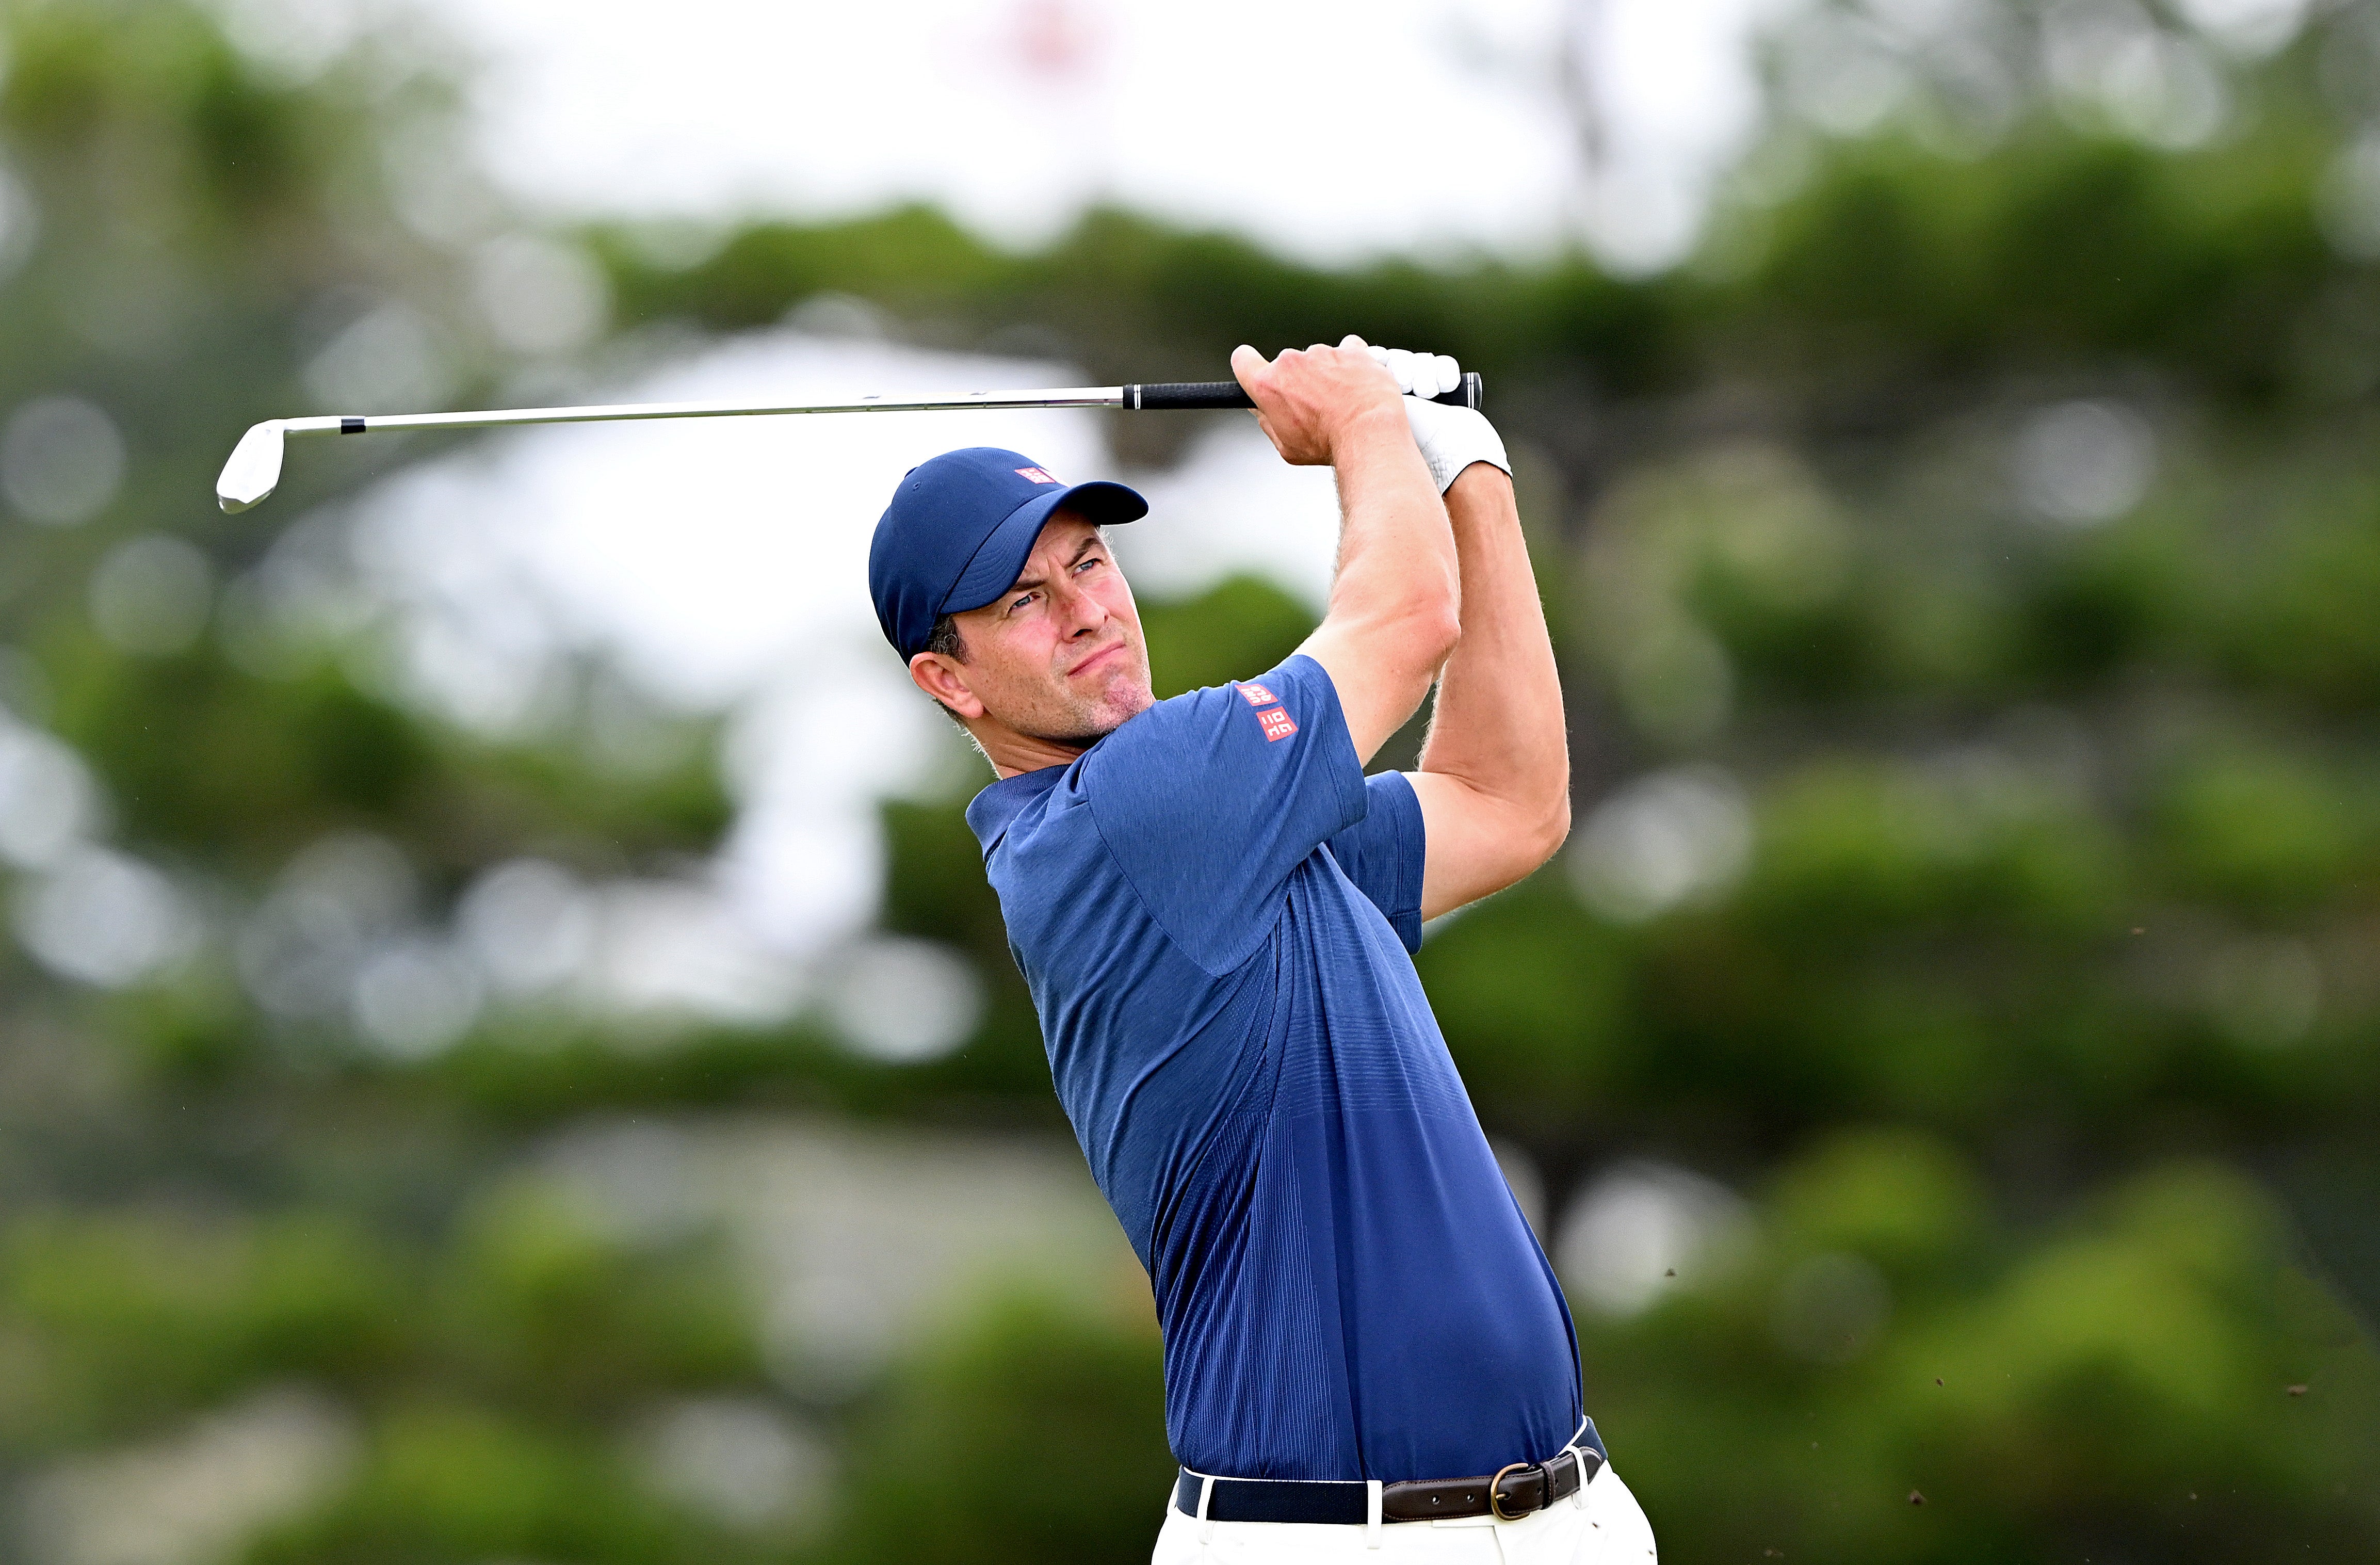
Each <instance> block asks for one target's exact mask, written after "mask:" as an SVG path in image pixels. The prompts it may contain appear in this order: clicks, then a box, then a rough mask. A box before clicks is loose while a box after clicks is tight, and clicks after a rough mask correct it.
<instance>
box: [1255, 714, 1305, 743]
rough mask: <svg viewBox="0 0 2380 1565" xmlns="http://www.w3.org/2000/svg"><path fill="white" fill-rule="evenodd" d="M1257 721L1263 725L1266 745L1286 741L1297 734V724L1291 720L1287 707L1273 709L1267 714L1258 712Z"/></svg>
mask: <svg viewBox="0 0 2380 1565" xmlns="http://www.w3.org/2000/svg"><path fill="white" fill-rule="evenodd" d="M1257 722H1261V723H1263V724H1264V731H1265V742H1266V743H1267V744H1270V743H1272V741H1274V740H1276V739H1286V738H1288V737H1289V736H1290V735H1291V734H1294V733H1296V732H1297V724H1296V722H1294V721H1293V720H1292V719H1291V717H1290V715H1289V709H1288V708H1287V707H1275V708H1273V710H1270V711H1269V712H1258V713H1257Z"/></svg>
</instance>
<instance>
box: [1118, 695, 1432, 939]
mask: <svg viewBox="0 0 2380 1565" xmlns="http://www.w3.org/2000/svg"><path fill="white" fill-rule="evenodd" d="M1081 779H1082V781H1081V784H1080V785H1081V787H1082V788H1083V791H1084V794H1085V795H1086V797H1087V802H1088V804H1089V806H1090V809H1091V815H1092V819H1094V820H1096V821H1097V822H1098V825H1099V835H1100V838H1101V840H1102V841H1103V842H1104V843H1106V845H1107V849H1108V852H1109V853H1110V854H1111V855H1113V857H1114V859H1115V861H1116V863H1117V865H1118V867H1121V868H1122V869H1123V873H1124V876H1125V878H1126V879H1127V880H1130V881H1131V883H1132V886H1133V889H1134V891H1135V892H1137V893H1138V895H1139V897H1140V900H1141V903H1142V905H1143V906H1145V907H1146V908H1147V910H1148V914H1149V916H1151V917H1152V918H1154V919H1156V920H1157V922H1158V924H1159V925H1160V927H1161V928H1163V929H1164V930H1165V932H1166V934H1167V935H1168V936H1170V937H1171V938H1172V940H1173V942H1174V943H1175V945H1177V946H1179V947H1180V948H1181V949H1182V950H1183V951H1184V952H1185V953H1186V954H1187V955H1188V956H1189V957H1190V959H1191V960H1192V961H1194V962H1196V963H1197V964H1199V965H1200V966H1202V967H1204V968H1206V969H1207V970H1208V971H1209V972H1211V973H1218V974H1220V973H1225V972H1229V971H1231V970H1232V969H1233V968H1234V967H1236V966H1238V965H1239V964H1241V963H1242V962H1244V961H1245V960H1246V959H1247V956H1248V954H1249V953H1250V952H1252V951H1254V950H1255V948H1256V946H1257V942H1259V941H1260V940H1262V939H1263V938H1264V936H1265V934H1266V933H1267V932H1268V931H1269V930H1270V928H1272V923H1273V919H1274V918H1275V917H1276V916H1278V914H1279V911H1280V892H1281V886H1282V883H1283V882H1284V881H1286V880H1288V878H1289V875H1290V872H1291V871H1292V870H1293V869H1295V868H1296V867H1298V865H1300V864H1302V863H1304V862H1305V859H1306V857H1307V856H1308V855H1311V854H1312V853H1313V852H1314V850H1315V849H1317V848H1318V847H1320V846H1322V844H1323V843H1326V842H1328V841H1330V839H1331V838H1332V837H1334V836H1336V835H1337V834H1339V833H1340V832H1342V831H1346V830H1347V829H1348V828H1349V827H1351V826H1354V825H1355V824H1357V823H1358V822H1359V821H1361V820H1362V819H1364V817H1365V813H1366V810H1367V809H1368V808H1369V807H1370V805H1371V797H1370V794H1369V791H1368V790H1367V789H1366V786H1365V782H1364V769H1363V766H1362V764H1361V763H1360V762H1358V761H1357V760H1356V758H1355V745H1354V740H1353V739H1352V738H1350V737H1349V736H1348V733H1347V720H1346V718H1345V716H1344V715H1343V714H1342V712H1341V710H1340V708H1339V692H1338V690H1337V689H1336V688H1335V687H1333V686H1332V685H1331V683H1330V674H1329V673H1325V672H1324V670H1323V668H1322V665H1321V664H1319V663H1318V662H1316V661H1314V660H1313V659H1311V658H1308V657H1305V656H1303V655H1300V656H1296V657H1293V658H1291V659H1290V660H1289V661H1287V662H1284V663H1282V664H1281V666H1279V667H1278V668H1275V669H1273V670H1271V671H1269V673H1266V674H1265V675H1264V676H1263V677H1262V678H1259V679H1246V680H1241V681H1239V682H1237V683H1235V684H1232V685H1217V686H1215V687H1213V688H1210V689H1206V690H1193V691H1191V692H1190V693H1189V694H1187V695H1184V696H1176V697H1174V698H1172V699H1171V700H1166V701H1160V702H1159V703H1158V704H1157V705H1155V706H1154V707H1151V708H1150V709H1149V710H1147V711H1145V712H1142V713H1141V714H1140V715H1139V716H1137V717H1135V718H1134V719H1132V720H1131V721H1130V722H1126V723H1125V724H1124V725H1123V727H1121V728H1119V729H1117V730H1116V731H1115V732H1114V733H1113V734H1109V735H1108V736H1107V738H1105V739H1103V740H1101V741H1100V742H1099V745H1097V746H1094V747H1093V748H1092V750H1091V751H1090V753H1089V754H1088V755H1087V756H1085V757H1084V758H1083V765H1082V772H1081ZM1407 791H1408V792H1410V791H1411V790H1410V788H1408V790H1407Z"/></svg>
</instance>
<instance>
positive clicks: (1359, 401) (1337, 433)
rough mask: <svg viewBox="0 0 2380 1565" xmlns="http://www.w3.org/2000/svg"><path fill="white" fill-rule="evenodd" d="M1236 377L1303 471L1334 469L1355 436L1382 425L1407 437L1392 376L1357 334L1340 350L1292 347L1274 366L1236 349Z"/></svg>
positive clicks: (1261, 420) (1277, 444)
mask: <svg viewBox="0 0 2380 1565" xmlns="http://www.w3.org/2000/svg"><path fill="white" fill-rule="evenodd" d="M1232 373H1233V374H1234V375H1236V376H1238V377H1239V382H1240V384H1241V386H1243V387H1244V388H1245V390H1246V391H1247V394H1248V397H1249V400H1251V401H1253V402H1254V403H1255V404H1256V405H1257V425H1258V426H1259V427H1261V428H1262V429H1263V431H1264V432H1265V436H1266V438H1267V439H1269V440H1270V441H1271V442H1272V443H1273V449H1274V450H1276V451H1278V452H1280V453H1281V460H1282V461H1284V462H1289V463H1293V464H1295V465H1296V466H1298V467H1326V466H1331V465H1334V464H1335V463H1336V462H1337V460H1338V456H1339V453H1340V449H1341V447H1342V444H1343V443H1345V442H1346V440H1347V439H1348V438H1349V437H1350V436H1351V435H1354V434H1356V433H1357V432H1358V431H1365V430H1367V429H1369V430H1372V431H1378V429H1380V428H1382V427H1384V426H1385V427H1386V428H1388V429H1392V430H1399V431H1401V432H1402V426H1403V424H1404V421H1405V415H1404V399H1403V394H1402V393H1401V392H1400V390H1399V388H1398V386H1397V382H1396V379H1395V377H1394V376H1392V375H1390V373H1389V371H1388V370H1386V369H1385V368H1384V367H1382V365H1381V364H1380V363H1379V362H1378V360H1376V359H1375V358H1373V357H1372V353H1371V350H1370V349H1369V348H1368V347H1367V346H1366V345H1365V343H1364V339H1363V338H1361V337H1358V336H1354V335H1352V334H1351V335H1349V336H1348V337H1347V339H1346V340H1345V341H1343V342H1342V343H1341V344H1340V345H1339V346H1337V347H1330V346H1325V345H1324V344H1321V343H1317V344H1315V345H1314V346H1312V347H1309V348H1305V349H1304V350H1302V351H1301V350H1300V349H1297V348H1291V349H1289V350H1288V351H1287V352H1285V353H1283V354H1282V355H1281V357H1280V358H1275V359H1273V360H1271V361H1270V362H1267V360H1266V358H1265V356H1264V355H1263V354H1261V353H1258V352H1257V350H1256V349H1254V348H1252V347H1248V346H1245V345H1243V346H1240V347H1236V348H1234V349H1233V350H1232Z"/></svg>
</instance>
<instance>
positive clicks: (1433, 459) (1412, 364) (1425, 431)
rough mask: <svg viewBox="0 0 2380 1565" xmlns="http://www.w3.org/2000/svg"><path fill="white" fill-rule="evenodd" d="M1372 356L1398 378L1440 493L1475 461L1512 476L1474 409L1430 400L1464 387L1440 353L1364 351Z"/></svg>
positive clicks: (1492, 430)
mask: <svg viewBox="0 0 2380 1565" xmlns="http://www.w3.org/2000/svg"><path fill="white" fill-rule="evenodd" d="M1366 351H1367V352H1368V353H1370V354H1371V356H1372V357H1373V358H1376V359H1378V361H1379V362H1380V363H1381V364H1382V365H1384V366H1386V367H1387V369H1388V371H1389V373H1390V374H1391V375H1394V376H1395V377H1396V378H1397V389H1398V390H1399V391H1402V392H1403V393H1404V394H1405V422H1406V423H1407V424H1409V425H1411V426H1412V427H1413V437H1414V444H1415V445H1417V446H1419V447H1420V448H1421V459H1422V460H1423V461H1424V462H1427V464H1429V476H1430V477H1431V479H1434V480H1436V482H1437V484H1438V491H1439V493H1440V494H1444V493H1445V492H1446V491H1447V489H1448V487H1449V486H1451V484H1452V483H1453V482H1454V480H1455V479H1458V478H1461V477H1462V476H1463V468H1465V467H1469V466H1471V464H1473V463H1474V462H1489V463H1493V464H1494V465H1495V466H1497V467H1500V468H1502V469H1503V470H1504V473H1505V475H1506V476H1507V477H1509V476H1511V474H1512V458H1510V457H1508V456H1506V455H1504V442H1503V440H1502V438H1501V437H1500V436H1499V435H1498V434H1497V433H1496V426H1495V425H1493V424H1491V423H1489V422H1488V416H1487V415H1486V414H1484V413H1482V412H1480V411H1479V410H1478V409H1477V408H1475V407H1456V406H1451V405H1448V404H1445V403H1438V402H1432V401H1430V400H1429V398H1431V397H1433V396H1438V395H1440V394H1444V393H1447V392H1451V391H1452V390H1453V389H1454V388H1455V387H1457V386H1459V385H1461V384H1462V383H1463V367H1462V366H1461V365H1459V364H1457V363H1455V361H1454V360H1453V359H1451V358H1448V357H1447V356H1446V355H1444V354H1442V353H1407V352H1406V351H1405V350H1404V349H1403V348H1401V347H1367V348H1366Z"/></svg>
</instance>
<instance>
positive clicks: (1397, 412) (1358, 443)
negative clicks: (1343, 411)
mask: <svg viewBox="0 0 2380 1565" xmlns="http://www.w3.org/2000/svg"><path fill="white" fill-rule="evenodd" d="M1403 402H1404V399H1403V397H1398V398H1395V399H1393V400H1391V401H1388V402H1383V403H1377V404H1372V405H1368V406H1363V407H1358V408H1355V409H1354V410H1353V411H1351V412H1349V413H1348V414H1347V416H1346V417H1345V418H1343V419H1341V420H1340V421H1339V422H1338V423H1337V424H1336V425H1335V426H1333V427H1332V429H1331V430H1330V459H1331V461H1332V462H1333V463H1336V462H1337V461H1338V460H1339V459H1340V455H1341V454H1342V452H1344V453H1347V454H1350V455H1352V454H1353V453H1354V452H1356V451H1359V450H1363V449H1366V448H1375V447H1378V446H1379V445H1381V444H1393V443H1402V442H1407V441H1410V440H1411V439H1412V438H1413V437H1412V435H1411V433H1410V432H1409V431H1408V429H1407V427H1406V424H1405V415H1404V407H1403Z"/></svg>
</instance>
